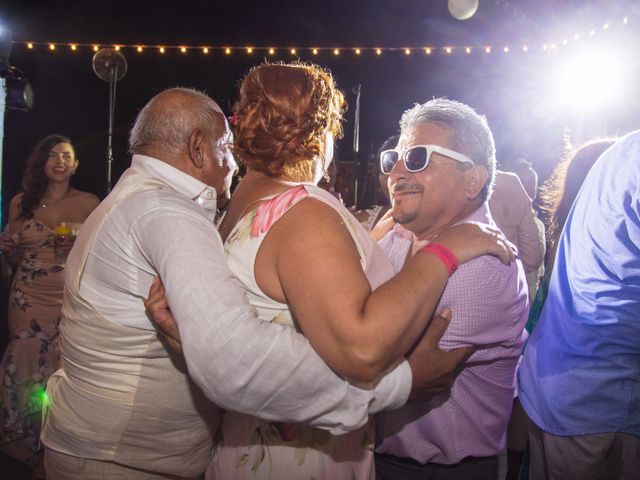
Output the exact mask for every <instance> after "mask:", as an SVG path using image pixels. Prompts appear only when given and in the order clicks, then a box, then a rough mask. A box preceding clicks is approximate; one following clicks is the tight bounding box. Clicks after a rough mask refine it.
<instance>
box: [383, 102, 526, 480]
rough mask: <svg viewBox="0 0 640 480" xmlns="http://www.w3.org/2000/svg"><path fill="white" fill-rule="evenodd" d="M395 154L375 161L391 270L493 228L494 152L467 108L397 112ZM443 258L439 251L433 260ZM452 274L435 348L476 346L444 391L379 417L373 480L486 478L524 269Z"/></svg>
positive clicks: (507, 401) (491, 264)
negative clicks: (384, 191) (453, 229)
mask: <svg viewBox="0 0 640 480" xmlns="http://www.w3.org/2000/svg"><path fill="white" fill-rule="evenodd" d="M400 127H401V135H400V140H399V143H398V146H397V147H396V148H395V149H393V150H387V151H384V152H382V153H381V154H380V167H381V171H382V172H383V173H385V174H388V175H389V179H388V184H389V190H390V193H391V202H392V216H393V219H394V220H395V222H396V224H397V225H396V226H395V227H394V229H393V230H392V231H390V232H389V233H388V234H387V235H386V236H385V237H383V238H382V239H381V240H380V245H381V246H382V247H383V249H384V250H385V252H386V253H387V254H388V255H389V257H390V258H391V259H392V261H393V263H394V264H395V267H396V268H400V267H401V266H402V263H403V262H404V260H405V258H406V256H407V255H408V254H409V252H410V251H411V249H412V248H413V250H414V251H415V250H416V249H419V248H424V244H425V243H429V245H433V246H434V248H436V249H437V236H438V234H439V232H441V231H442V230H444V229H445V228H447V227H449V226H451V225H453V224H456V223H463V222H480V223H485V224H489V225H491V226H495V224H494V222H493V220H492V218H491V213H490V212H489V208H488V206H487V199H488V197H489V194H490V192H491V185H492V182H493V177H494V172H495V144H494V141H493V135H492V134H491V130H490V129H489V126H488V125H487V122H486V119H485V118H484V117H482V116H480V115H478V114H477V113H476V112H475V111H474V110H473V109H472V108H471V107H469V106H467V105H464V104H461V103H459V102H455V101H452V100H447V99H434V100H431V101H430V102H427V103H425V104H422V105H416V106H415V107H414V108H412V109H410V110H408V111H406V112H405V113H404V115H403V116H402V119H401V121H400ZM442 256H443V258H445V259H446V257H447V255H446V252H442ZM455 267H456V266H455V265H453V264H452V268H451V269H450V274H452V276H451V278H450V280H449V283H448V285H447V288H446V289H445V291H444V293H443V296H442V299H441V302H440V305H439V308H444V307H449V308H451V309H452V311H453V320H452V322H451V324H450V325H449V329H448V330H447V333H445V335H444V337H443V338H442V340H441V342H440V346H441V348H445V349H451V348H455V347H457V346H462V345H465V346H469V345H472V346H475V347H476V348H477V350H476V352H475V353H474V354H473V355H472V356H471V357H470V358H469V359H468V360H467V362H466V364H465V365H464V367H463V369H462V371H461V372H460V374H459V375H458V376H457V378H456V379H455V381H454V383H453V386H452V388H451V391H450V392H445V393H441V394H438V395H435V396H433V397H432V398H430V399H428V400H426V401H423V402H418V403H413V404H408V405H407V406H405V407H403V408H402V409H400V410H398V411H395V412H385V413H383V414H380V415H378V418H377V420H376V422H377V448H376V478H378V479H379V480H380V479H381V480H385V479H394V480H403V479H417V478H421V479H422V478H444V479H456V478H460V479H463V478H464V479H491V480H494V479H495V478H496V476H497V467H498V463H497V455H498V453H500V452H501V451H503V450H504V448H505V437H506V429H507V424H508V421H509V417H510V414H511V407H512V402H513V393H514V388H515V385H514V374H515V369H516V364H517V361H518V357H519V355H520V353H521V350H522V347H523V345H524V341H525V339H526V332H525V331H524V326H525V322H526V319H527V314H528V295H527V284H526V278H525V273H524V269H523V267H522V264H521V262H520V261H519V260H518V261H516V262H514V263H512V264H511V265H510V266H505V265H502V264H500V263H499V262H498V261H495V259H492V258H490V257H487V256H485V257H480V258H478V259H476V260H473V261H471V262H469V263H467V264H465V265H462V266H460V268H459V270H458V271H457V272H456V273H455V274H454V273H453V272H454V271H455Z"/></svg>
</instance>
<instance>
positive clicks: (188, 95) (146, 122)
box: [129, 88, 227, 163]
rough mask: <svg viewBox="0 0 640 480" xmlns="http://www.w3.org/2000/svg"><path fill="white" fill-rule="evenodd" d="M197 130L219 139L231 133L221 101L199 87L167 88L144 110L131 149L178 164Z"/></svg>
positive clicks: (139, 117)
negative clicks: (178, 159) (216, 100)
mask: <svg viewBox="0 0 640 480" xmlns="http://www.w3.org/2000/svg"><path fill="white" fill-rule="evenodd" d="M195 130H201V131H202V132H203V133H205V134H207V136H211V137H212V138H215V139H220V138H221V137H223V136H224V135H225V134H226V133H227V125H226V119H225V118H224V115H223V113H222V110H220V107H219V106H218V104H217V103H216V102H214V101H213V100H212V99H211V98H209V97H208V96H207V95H205V94H204V93H202V92H199V91H197V90H192V89H188V88H171V89H168V90H164V91H163V92H160V93H159V94H158V95H156V96H155V97H153V98H152V99H151V100H150V101H149V103H147V104H146V105H145V106H144V108H143V109H142V110H140V113H139V114H138V117H137V118H136V122H135V124H134V126H133V128H132V129H131V134H130V135H129V151H130V152H131V153H132V154H143V155H150V156H154V157H156V158H159V159H160V160H164V161H167V162H168V163H174V160H175V159H176V157H179V156H180V155H181V154H183V153H184V151H185V149H186V148H187V144H188V141H189V136H190V135H191V133H192V132H193V131H195Z"/></svg>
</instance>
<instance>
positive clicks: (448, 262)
mask: <svg viewBox="0 0 640 480" xmlns="http://www.w3.org/2000/svg"><path fill="white" fill-rule="evenodd" d="M418 252H425V253H433V254H434V255H435V256H436V257H438V258H439V259H440V260H442V263H444V266H445V267H446V268H447V272H449V276H451V275H453V272H455V271H456V270H457V269H458V259H457V258H456V256H455V255H454V253H453V252H452V251H451V250H450V249H449V248H447V247H445V246H444V245H442V244H441V243H429V244H428V245H425V246H424V247H422V248H421V249H420V250H418Z"/></svg>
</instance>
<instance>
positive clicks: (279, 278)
mask: <svg viewBox="0 0 640 480" xmlns="http://www.w3.org/2000/svg"><path fill="white" fill-rule="evenodd" d="M343 110H344V99H343V95H342V93H341V92H340V91H339V90H338V89H337V88H336V86H335V84H334V81H333V78H332V77H331V75H330V74H329V73H328V72H327V71H325V70H323V69H321V68H319V67H317V66H315V65H306V64H301V63H294V64H263V65H260V66H258V67H256V68H253V69H252V70H251V71H250V72H249V73H248V74H247V76H246V77H245V78H244V80H243V81H242V83H241V85H240V98H239V100H238V102H237V103H236V105H235V107H234V117H233V118H234V119H233V123H235V135H236V138H235V145H234V152H235V154H236V155H237V156H238V157H239V159H240V160H241V161H242V162H243V163H244V164H245V165H246V168H247V174H246V176H245V177H244V178H243V179H242V180H241V181H240V183H239V185H238V187H237V189H236V190H235V192H234V194H233V197H232V199H231V203H230V205H231V206H230V208H229V210H228V212H227V214H226V216H225V218H224V220H223V222H222V223H221V225H220V234H221V236H222V238H223V239H224V240H225V252H226V254H227V260H228V264H229V267H230V268H231V270H232V271H233V273H234V274H235V275H236V277H237V278H238V279H239V280H240V282H241V283H242V284H243V286H244V287H245V288H246V290H247V297H248V299H249V302H250V303H251V304H252V305H254V306H255V308H256V310H257V312H258V316H259V317H260V318H261V319H262V320H264V321H266V322H276V323H279V324H282V325H286V326H288V327H290V328H295V329H297V330H298V331H300V332H301V333H303V334H304V335H305V336H306V337H307V338H308V339H309V341H310V342H311V344H312V345H313V347H314V348H315V350H316V351H317V352H318V354H319V355H320V356H321V357H322V358H323V360H324V361H325V362H326V363H327V364H328V365H329V366H330V367H331V368H332V369H333V370H334V371H335V372H336V373H337V374H338V375H340V376H342V377H344V378H347V379H349V380H350V381H351V382H355V383H360V384H366V385H371V386H373V385H374V384H375V383H376V382H377V380H378V378H379V376H381V374H383V373H384V372H386V371H388V370H390V369H392V368H395V367H397V366H398V365H399V364H401V365H400V367H397V368H410V367H409V366H407V365H406V363H404V362H403V360H404V356H405V354H407V352H408V351H409V350H410V349H411V348H412V346H414V344H415V343H416V342H417V340H418V339H419V338H420V337H421V335H422V334H423V332H424V331H425V328H426V326H427V323H428V322H429V320H430V318H431V316H432V314H433V310H434V308H435V306H436V305H437V302H438V300H439V297H440V294H441V293H442V291H443V289H444V286H445V285H446V282H447V278H448V271H447V269H446V268H443V263H442V260H441V259H440V258H439V257H437V256H436V255H429V254H417V255H415V256H414V257H413V258H411V259H409V260H408V261H407V263H406V265H405V267H404V269H403V270H402V271H401V272H400V273H399V274H398V275H397V276H396V277H394V278H393V279H392V280H390V279H391V277H392V276H393V273H394V271H393V268H392V266H391V263H390V262H389V260H388V259H387V258H386V257H385V255H384V253H383V252H382V250H381V249H380V248H379V247H378V246H377V245H376V243H375V242H374V241H373V239H372V238H371V237H370V236H369V234H368V233H367V232H366V231H365V230H364V229H363V228H362V227H361V226H360V224H359V223H358V221H357V220H356V219H355V218H354V217H353V216H352V215H351V214H350V213H349V212H348V211H347V209H346V208H345V207H344V206H342V204H341V202H340V201H339V200H338V199H336V198H335V197H334V196H333V195H331V194H330V193H328V192H326V191H325V190H322V189H321V188H319V187H317V186H316V184H317V182H318V180H319V179H320V178H321V177H322V176H323V175H324V174H325V172H326V170H327V168H328V166H329V163H330V162H331V160H332V152H333V140H334V137H336V136H339V135H340V134H341V126H340V122H341V119H342V113H343ZM439 242H440V243H444V244H446V245H447V246H448V248H450V249H451V250H452V251H453V252H454V253H455V254H456V255H457V256H458V258H459V260H460V261H467V260H469V259H470V258H471V257H475V256H478V255H482V254H486V253H489V252H492V253H500V254H504V257H505V258H506V256H507V253H506V251H505V250H503V249H502V248H501V247H498V243H496V240H495V237H494V234H493V233H487V232H483V231H481V229H480V227H478V226H477V225H462V226H457V227H453V228H452V229H450V230H448V231H446V232H445V233H444V234H442V235H441V236H440V237H439ZM374 290H375V291H374ZM221 334H223V332H222V333H221ZM460 353H461V352H457V354H460ZM442 354H443V355H447V358H453V357H452V356H450V355H454V354H453V353H451V352H449V353H446V352H442ZM460 358H461V357H460ZM460 358H457V359H456V360H455V363H457V362H458V361H459V360H460ZM455 363H453V364H452V367H451V368H452V369H453V368H454V366H453V365H455ZM246 380H247V382H269V381H270V379H269V378H247V379H246ZM287 408H297V409H304V405H288V406H283V410H286V409H287ZM320 413H321V412H316V414H320ZM312 415H313V414H310V417H311V416H312ZM282 416H283V417H285V418H286V412H285V411H283V412H282ZM220 433H221V435H219V438H218V441H217V445H216V446H215V454H214V458H213V460H212V463H211V465H210V466H209V469H208V471H207V478H209V479H211V478H217V479H223V480H226V479H231V478H233V479H244V478H246V479H273V480H280V479H288V478H291V479H298V478H316V479H326V480H329V479H330V480H347V479H348V480H351V479H371V478H373V477H374V472H373V441H374V435H373V425H372V424H371V422H369V423H368V424H366V425H363V426H362V427H361V428H360V429H358V430H356V431H353V432H351V433H349V434H346V435H342V436H332V435H331V434H330V433H329V432H327V431H325V430H319V429H315V428H311V427H309V426H306V425H291V424H281V423H273V422H268V421H264V420H261V419H259V418H256V417H252V416H250V415H245V414H240V413H236V412H227V413H226V414H225V417H224V418H223V420H222V426H221V432H220Z"/></svg>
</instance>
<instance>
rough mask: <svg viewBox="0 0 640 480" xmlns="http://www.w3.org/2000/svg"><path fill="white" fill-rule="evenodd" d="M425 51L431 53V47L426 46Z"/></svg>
mask: <svg viewBox="0 0 640 480" xmlns="http://www.w3.org/2000/svg"><path fill="white" fill-rule="evenodd" d="M424 53H426V54H427V55H431V48H429V47H427V48H425V49H424Z"/></svg>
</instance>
